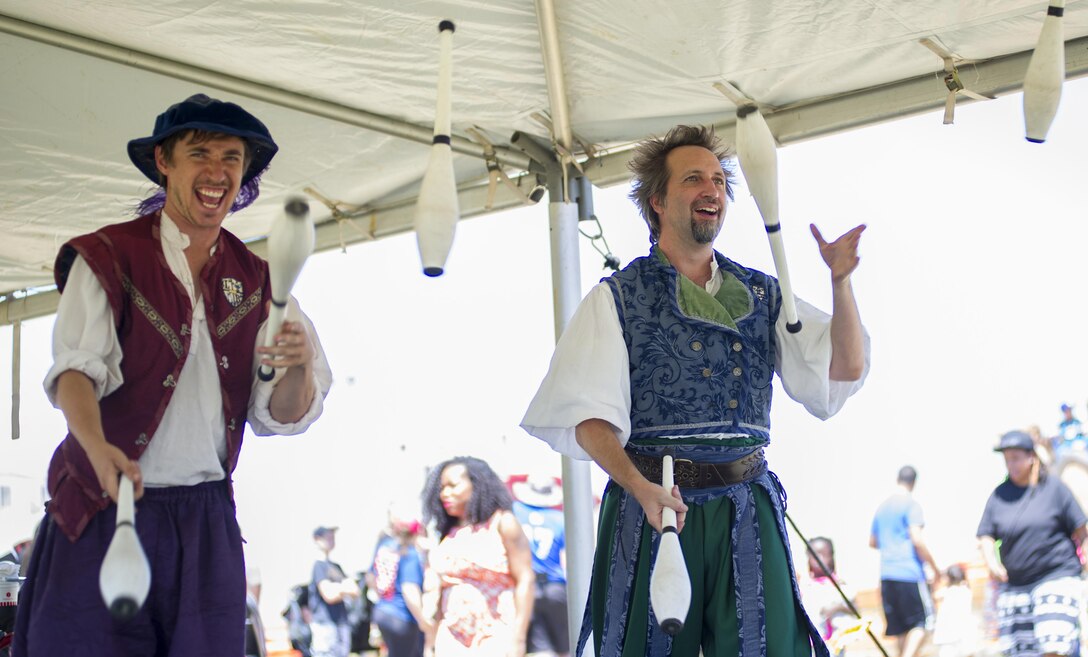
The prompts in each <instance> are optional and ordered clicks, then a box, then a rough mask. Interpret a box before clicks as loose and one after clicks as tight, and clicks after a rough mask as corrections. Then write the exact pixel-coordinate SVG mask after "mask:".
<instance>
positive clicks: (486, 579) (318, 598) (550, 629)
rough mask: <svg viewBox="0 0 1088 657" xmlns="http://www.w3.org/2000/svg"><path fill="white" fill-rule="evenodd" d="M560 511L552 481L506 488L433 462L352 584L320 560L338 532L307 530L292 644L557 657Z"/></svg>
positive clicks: (562, 588)
mask: <svg viewBox="0 0 1088 657" xmlns="http://www.w3.org/2000/svg"><path fill="white" fill-rule="evenodd" d="M561 507H562V492H561V489H560V487H559V481H558V479H555V478H553V477H525V478H523V479H512V480H511V481H510V482H509V483H507V482H504V481H503V480H502V479H500V477H499V476H498V474H496V473H495V471H494V470H493V469H492V468H491V467H490V466H489V465H488V464H487V463H486V462H485V461H483V460H481V459H478V458H474V457H469V456H464V457H457V458H453V459H450V460H448V461H444V462H442V463H440V464H438V465H437V466H435V467H434V468H433V469H432V470H431V472H430V475H429V477H428V478H427V481H426V484H425V486H424V489H423V491H422V493H421V497H420V506H419V507H418V508H417V509H412V508H410V507H406V506H405V505H403V504H393V505H391V507H390V511H389V517H388V524H387V526H386V527H385V529H384V530H383V531H382V533H381V535H380V536H379V537H378V540H377V542H376V545H375V548H374V553H373V557H372V559H371V563H370V565H369V567H368V568H367V569H366V571H365V572H363V573H360V574H359V575H357V576H356V577H354V578H352V577H349V576H348V575H346V574H345V571H344V569H343V568H342V567H341V566H340V565H339V564H338V563H336V562H334V561H332V559H331V558H330V553H331V552H332V550H333V548H334V547H335V545H336V531H337V529H338V528H336V527H326V526H322V527H318V528H317V529H315V530H314V542H315V544H316V545H317V546H318V548H319V551H320V553H319V558H318V559H317V560H316V561H315V563H314V565H313V575H312V578H311V581H310V583H309V585H308V586H307V587H306V595H305V596H304V597H302V596H300V595H299V594H301V592H302V591H301V590H300V591H298V592H297V593H296V594H293V595H292V596H291V604H290V605H289V606H288V608H287V609H286V610H285V611H284V616H285V617H287V618H288V621H289V622H291V623H292V624H293V625H294V627H293V629H292V642H293V646H294V647H295V648H296V649H297V650H299V651H300V652H301V653H302V654H303V655H305V656H306V657H347V655H348V654H350V653H352V652H359V651H361V650H363V649H370V648H375V649H378V650H380V651H381V653H382V654H383V655H386V656H387V657H422V656H423V655H434V656H436V657H456V656H458V655H470V654H471V655H477V656H483V657H487V656H493V657H509V656H513V657H523V656H524V655H527V654H533V655H540V656H541V657H547V656H551V657H565V656H566V655H567V654H568V651H569V647H568V645H569V638H568V629H567V604H566V576H565V567H564V555H565V549H564V548H565V542H564V535H565V534H564V529H563V518H562V510H561ZM299 588H300V589H301V588H302V587H299ZM300 601H301V602H300ZM353 611H363V612H364V613H353ZM361 619H365V622H364V623H362V625H360V623H359V621H360V620H361ZM302 625H304V626H305V628H303V627H302ZM303 630H305V631H303ZM368 630H369V631H368ZM360 631H362V632H363V633H364V636H363V637H360V636H358V633H359V632H360Z"/></svg>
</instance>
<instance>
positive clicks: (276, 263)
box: [257, 196, 315, 381]
mask: <svg viewBox="0 0 1088 657" xmlns="http://www.w3.org/2000/svg"><path fill="white" fill-rule="evenodd" d="M314 239H315V238H314V222H313V219H311V218H310V206H309V204H308V203H306V200H305V199H303V198H300V197H297V196H296V197H292V198H289V199H287V202H286V203H284V206H283V214H281V215H280V216H279V217H277V218H276V221H275V222H274V223H273V224H272V230H271V231H270V232H269V233H268V278H269V282H270V283H271V287H272V306H271V308H269V309H268V321H267V323H266V324H265V334H264V346H266V347H271V346H272V345H273V343H274V340H275V337H276V334H277V333H279V332H280V327H282V326H283V320H284V317H285V314H286V312H287V300H288V299H289V298H290V297H291V288H292V287H294V285H295V280H297V279H298V275H299V273H300V272H301V271H302V266H303V265H305V264H306V259H307V258H309V257H310V254H311V253H313V252H314ZM275 374H276V372H275V370H273V369H272V368H271V367H269V366H268V365H261V367H260V369H259V370H257V377H258V378H259V379H260V380H261V381H271V380H272V378H273V377H274V376H275Z"/></svg>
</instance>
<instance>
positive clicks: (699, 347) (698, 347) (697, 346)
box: [691, 340, 703, 351]
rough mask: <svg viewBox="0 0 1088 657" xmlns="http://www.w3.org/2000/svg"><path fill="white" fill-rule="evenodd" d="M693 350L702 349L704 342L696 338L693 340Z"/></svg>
mask: <svg viewBox="0 0 1088 657" xmlns="http://www.w3.org/2000/svg"><path fill="white" fill-rule="evenodd" d="M691 350H692V351H702V350H703V343H702V342H699V341H698V340H696V341H695V342H692V343H691Z"/></svg>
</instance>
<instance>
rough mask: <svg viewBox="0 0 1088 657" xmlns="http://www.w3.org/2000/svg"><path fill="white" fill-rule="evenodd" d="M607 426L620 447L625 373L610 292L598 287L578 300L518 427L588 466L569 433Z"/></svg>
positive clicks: (627, 430) (627, 403) (625, 418)
mask: <svg viewBox="0 0 1088 657" xmlns="http://www.w3.org/2000/svg"><path fill="white" fill-rule="evenodd" d="M590 419H600V420H604V421H606V422H608V423H610V424H611V425H612V428H613V429H614V430H615V431H616V437H617V438H618V439H619V441H620V444H621V445H626V444H627V439H628V438H629V437H630V435H631V373H630V370H629V369H628V359H627V346H626V345H625V344H624V342H623V333H622V332H621V331H620V325H619V319H618V318H617V316H616V305H615V301H614V300H613V298H612V290H611V288H610V287H609V286H608V284H607V283H598V284H597V285H596V287H594V288H593V289H592V290H590V291H589V294H587V295H586V298H585V299H583V300H582V303H581V305H579V306H578V310H577V311H575V313H574V317H572V318H571V320H570V323H569V324H568V325H567V328H566V330H564V331H563V335H562V336H561V337H560V338H559V343H558V344H557V345H556V346H555V353H554V354H553V355H552V362H551V365H549V366H548V374H547V375H546V376H545V377H544V381H543V382H542V383H541V384H540V388H539V389H538V390H537V393H536V396H534V397H533V401H532V402H531V403H530V404H529V409H528V410H527V411H526V412H525V417H524V418H523V419H522V421H521V427H522V428H523V429H525V431H526V432H528V433H529V434H530V435H533V436H536V437H537V438H540V439H541V440H543V441H545V442H546V443H548V444H549V445H551V447H552V449H554V450H555V451H557V452H560V453H562V454H565V455H567V456H570V457H571V458H575V459H580V460H583V461H590V460H592V459H591V457H590V456H589V454H587V453H586V451H585V450H583V449H582V448H581V446H579V445H578V441H577V440H576V439H575V436H574V429H575V427H577V426H578V425H579V424H580V423H581V422H583V421H584V420H590Z"/></svg>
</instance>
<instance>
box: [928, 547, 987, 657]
mask: <svg viewBox="0 0 1088 657" xmlns="http://www.w3.org/2000/svg"><path fill="white" fill-rule="evenodd" d="M945 577H946V578H947V581H948V585H947V586H945V587H944V588H942V589H940V590H938V591H937V592H936V593H935V594H934V596H933V597H934V599H935V601H936V603H937V623H936V625H935V626H934V630H933V645H935V646H936V647H937V651H938V655H939V656H940V657H970V655H973V654H974V653H975V650H976V648H977V646H978V622H977V621H976V620H975V617H974V615H973V614H972V613H971V588H970V587H969V586H968V585H967V582H966V579H965V577H964V574H963V568H961V567H960V566H956V565H953V566H949V567H948V570H947V571H945Z"/></svg>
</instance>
